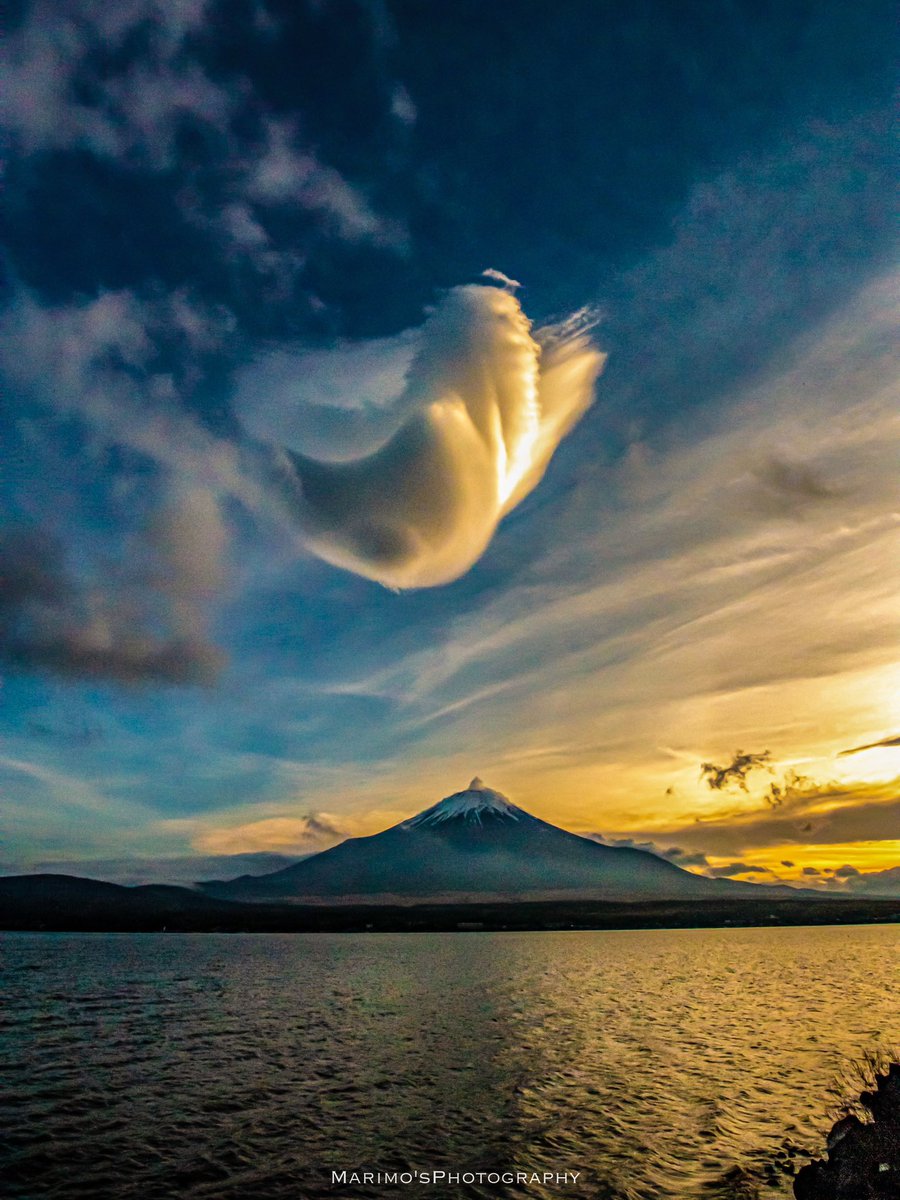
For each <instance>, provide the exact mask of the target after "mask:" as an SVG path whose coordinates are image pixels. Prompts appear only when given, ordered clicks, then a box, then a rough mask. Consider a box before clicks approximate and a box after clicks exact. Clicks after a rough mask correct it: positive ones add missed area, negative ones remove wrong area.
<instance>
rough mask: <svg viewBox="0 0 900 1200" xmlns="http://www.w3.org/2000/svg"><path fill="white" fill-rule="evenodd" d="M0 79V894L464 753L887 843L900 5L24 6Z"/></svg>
mask: <svg viewBox="0 0 900 1200" xmlns="http://www.w3.org/2000/svg"><path fill="white" fill-rule="evenodd" d="M6 54H7V56H8V63H7V72H8V78H9V80H10V86H9V87H8V89H7V96H6V98H5V100H4V111H3V120H4V125H5V128H6V131H7V132H6V138H7V145H8V149H9V166H8V172H7V179H8V183H7V197H8V199H7V241H6V249H5V254H4V265H5V268H6V283H7V287H6V306H5V314H4V330H3V334H2V341H0V364H2V369H3V378H4V387H3V399H2V407H0V439H2V445H3V448H4V453H3V472H2V477H0V505H2V517H3V532H2V534H0V572H2V574H0V586H2V587H3V592H2V593H0V677H2V690H0V738H2V742H0V789H2V790H0V795H2V800H3V804H2V813H0V834H2V837H3V843H4V846H3V850H2V852H0V857H2V860H3V862H4V863H5V864H6V869H9V870H13V869H21V868H31V867H34V866H35V865H36V864H40V863H47V862H55V863H72V862H74V863H79V862H81V863H84V864H88V865H89V864H91V863H94V864H96V863H97V861H99V860H101V859H102V860H104V861H105V862H107V863H108V861H109V860H115V861H117V862H118V861H120V860H129V859H136V860H137V859H139V860H141V861H148V860H153V861H156V860H159V859H168V858H170V857H179V856H181V857H186V856H194V855H210V854H212V855H215V854H222V853H239V852H247V853H250V852H269V851H271V852H277V853H288V854H294V853H300V852H305V851H307V850H309V849H315V848H318V847H320V846H322V845H325V844H328V841H329V840H333V839H334V838H335V837H337V836H341V835H343V834H346V833H348V832H349V833H355V832H374V831H375V830H377V829H378V828H381V827H383V826H384V825H386V824H388V823H390V822H391V821H392V820H397V819H400V818H401V817H403V816H406V815H409V813H411V812H413V811H416V810H418V809H420V808H423V807H425V806H426V805H427V804H429V803H432V802H433V801H434V800H435V799H437V798H439V797H440V796H441V795H445V794H447V793H449V792H451V791H454V790H456V789H457V788H458V787H459V786H462V785H463V784H464V783H465V782H466V781H467V780H468V778H470V777H471V776H472V775H473V774H475V773H476V772H477V773H478V774H481V775H482V776H485V777H486V778H487V779H488V782H489V783H491V784H492V785H494V786H497V787H501V788H504V789H505V790H507V791H509V792H510V793H511V795H512V796H513V798H514V799H515V800H516V801H517V802H518V803H521V804H522V805H523V806H525V807H527V808H530V809H531V810H532V811H535V812H536V813H538V815H541V816H543V817H546V818H547V819H550V820H555V821H558V822H559V823H560V824H563V825H565V826H566V827H568V828H573V829H576V830H578V831H583V832H598V831H600V832H603V833H604V834H605V835H607V836H610V837H619V838H631V839H639V838H643V839H646V840H650V841H652V842H653V843H654V844H655V845H658V846H660V847H663V848H664V847H666V846H669V847H671V846H676V845H677V846H679V847H681V848H683V849H684V851H685V853H688V854H693V855H700V856H703V855H705V856H707V859H708V861H709V862H710V863H711V864H712V865H713V869H718V870H720V871H721V870H730V869H731V868H732V866H741V865H744V866H748V867H750V868H753V869H754V870H752V871H751V874H754V873H756V874H758V873H760V872H762V873H765V872H768V876H767V877H771V875H772V873H773V872H775V873H778V874H780V876H782V877H787V878H793V877H795V876H796V877H798V878H799V877H801V873H802V871H803V869H804V868H809V869H810V870H812V871H817V872H820V877H821V879H822V880H823V882H824V881H825V879H826V874H824V873H829V875H828V877H830V878H832V879H833V878H834V872H835V870H836V869H838V868H839V867H841V866H853V867H854V868H855V869H857V870H861V871H873V872H874V871H880V870H884V869H886V868H891V867H894V866H896V865H898V851H900V846H898V843H897V841H896V840H892V839H891V838H890V836H889V835H890V832H891V827H892V822H893V825H894V829H896V818H897V815H898V810H897V805H898V795H897V790H896V783H895V780H896V776H897V767H896V757H895V756H896V754H897V753H898V752H897V750H896V747H895V746H892V745H889V744H888V743H889V740H890V738H891V737H892V736H893V735H895V733H896V722H897V720H898V719H900V714H898V713H896V712H893V713H892V711H891V709H890V703H891V697H892V696H893V695H895V694H896V692H897V690H898V688H897V683H898V680H897V674H896V656H895V653H894V649H895V646H896V625H895V612H896V610H895V608H892V597H893V596H895V595H896V583H897V581H896V579H895V578H894V576H895V575H896V569H897V563H898V554H897V549H896V540H895V537H896V535H895V525H894V524H893V523H892V517H891V513H892V511H895V508H896V483H895V478H896V460H897V433H896V424H895V421H894V417H893V413H894V412H895V410H896V396H895V395H894V394H893V393H892V392H891V385H892V383H893V381H894V379H895V375H896V364H895V362H894V361H893V359H892V353H891V348H892V331H893V329H894V328H895V317H896V299H895V296H896V286H895V285H896V246H897V243H896V223H895V219H894V218H895V213H894V210H893V209H892V200H891V195H892V193H891V180H892V178H893V177H894V175H895V172H896V144H895V142H894V141H893V140H892V138H891V134H890V119H891V91H892V87H893V84H894V82H895V80H894V71H893V63H894V61H895V46H894V44H893V31H892V22H891V10H890V7H889V6H888V5H887V4H886V3H885V4H882V3H877V2H869V3H861V4H856V5H847V4H842V3H837V2H835V3H828V2H826V3H819V4H816V5H812V4H805V3H788V4H781V5H760V4H759V3H752V4H751V3H746V4H739V3H729V4H722V5H715V6H713V5H704V4H687V3H685V4H680V3H676V4H672V3H649V2H648V3H642V4H628V5H624V4H623V5H618V6H616V5H610V6H601V7H598V6H597V5H596V4H594V3H577V2H573V3H570V4H567V5H564V6H562V7H560V6H558V5H551V4H547V3H544V2H540V3H538V2H527V0H526V2H521V3H516V4H513V3H511V2H510V3H505V2H503V3H497V4H493V5H483V4H475V3H453V4H432V5H422V4H412V3H411V4H405V3H395V4H380V3H375V2H372V3H367V4H366V3H359V4H355V3H349V2H348V3H315V4H312V3H310V4H294V3H291V4H281V5H278V4H262V3H227V4H215V3H213V2H212V0H209V2H208V3H205V2H203V0H189V2H186V3H181V4H176V3H173V2H171V0H158V2H156V3H151V2H149V0H127V2H126V3H124V4H122V5H117V6H116V7H115V9H114V10H108V9H107V8H106V7H104V6H101V5H100V4H96V3H92V2H89V0H83V2H78V3H75V2H74V0H73V2H71V3H40V2H38V3H31V4H24V5H20V6H18V7H17V11H16V13H15V14H14V18H13V21H12V26H11V29H10V37H9V39H8V46H7V48H6ZM486 270H488V271H490V272H491V273H490V274H489V275H487V276H485V275H484V274H483V273H484V272H485V271H486ZM509 281H519V282H518V284H516V283H514V282H509ZM603 355H605V356H606V357H605V359H604V358H603V357H602V356H603ZM394 435H396V438H394ZM392 438H394V440H391V439H392ZM354 461H355V462H356V465H353V463H354ZM876 743H880V744H879V745H875V744H876ZM864 745H866V746H871V747H872V748H870V749H868V750H864V751H860V752H858V753H854V754H852V755H843V754H842V752H843V751H845V750H847V749H854V748H855V747H858V746H864ZM739 748H740V749H743V750H744V751H745V752H746V751H749V752H762V751H769V755H770V757H769V758H768V759H767V760H765V762H764V763H762V764H761V765H760V766H759V767H758V768H757V769H756V770H755V771H754V772H752V774H751V775H750V776H749V777H748V778H747V779H740V778H739V777H736V776H729V775H726V776H725V781H724V785H723V786H722V787H720V788H717V787H712V786H710V782H709V778H708V777H703V776H702V775H701V773H700V764H701V763H702V762H704V761H714V762H716V763H718V764H720V765H721V766H726V767H727V765H728V764H729V763H730V762H731V761H732V759H733V758H734V756H735V754H736V752H737V750H738V749H739ZM773 786H774V787H776V788H778V789H780V791H779V793H778V796H777V797H776V798H775V799H774V800H773V795H774V794H773V793H772V791H771V788H772V787H773ZM776 800H777V802H776ZM807 826H808V827H809V828H806V827H807ZM790 847H793V848H792V849H790V852H788V849H786V848H790ZM784 861H790V862H791V864H792V865H791V866H790V867H787V868H786V867H784V865H783V864H784ZM86 869H87V868H86ZM110 869H111V868H110ZM733 873H735V874H737V873H739V872H737V871H734V872H733ZM811 877H812V876H807V880H808V879H809V878H811ZM817 878H818V877H817ZM845 878H849V875H848V876H846V877H845Z"/></svg>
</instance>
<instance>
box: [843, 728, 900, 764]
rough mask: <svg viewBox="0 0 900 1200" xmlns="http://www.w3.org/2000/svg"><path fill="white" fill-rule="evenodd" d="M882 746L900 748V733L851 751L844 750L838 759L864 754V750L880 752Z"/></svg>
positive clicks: (855, 747) (856, 747) (854, 747)
mask: <svg viewBox="0 0 900 1200" xmlns="http://www.w3.org/2000/svg"><path fill="white" fill-rule="evenodd" d="M882 746H900V733H895V734H894V735H893V736H891V737H886V738H882V739H881V740H880V741H878V742H867V743H866V745H865V746H853V747H852V749H850V750H842V751H841V752H840V754H839V755H838V758H845V757H846V756H847V755H848V754H862V752H863V750H878V749H880V748H881V747H882Z"/></svg>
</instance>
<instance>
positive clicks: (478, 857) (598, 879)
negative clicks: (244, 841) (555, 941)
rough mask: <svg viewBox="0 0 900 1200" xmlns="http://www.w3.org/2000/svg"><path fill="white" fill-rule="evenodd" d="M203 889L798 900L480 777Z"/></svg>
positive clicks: (403, 896) (219, 892)
mask: <svg viewBox="0 0 900 1200" xmlns="http://www.w3.org/2000/svg"><path fill="white" fill-rule="evenodd" d="M200 886H201V887H202V888H203V890H204V891H205V892H206V894H207V895H210V896H216V897H220V898H223V899H229V900H243V901H273V900H281V901H287V900H293V901H300V902H302V901H304V900H305V901H324V900H328V901H330V902H332V903H334V902H337V901H339V900H343V901H345V902H356V903H360V902H365V901H367V900H373V899H381V900H382V901H383V902H390V901H392V900H402V901H405V902H407V903H409V902H413V901H419V900H421V901H424V900H442V901H451V900H454V899H456V900H459V899H484V898H495V899H496V898H501V899H505V900H523V899H533V900H535V899H562V898H567V897H568V898H572V897H575V896H579V897H582V898H586V899H599V900H609V901H630V900H649V899H698V900H701V899H714V898H716V897H719V896H722V897H724V896H729V897H735V896H742V895H746V896H754V897H761V896H763V895H773V894H775V895H777V894H779V893H781V894H788V895H793V896H794V897H795V898H796V896H797V893H796V892H792V891H791V889H789V888H778V887H772V886H764V885H760V884H754V883H739V882H736V881H734V880H727V879H709V878H707V877H706V876H701V875H694V874H692V873H691V872H690V871H685V870H683V869H682V868H681V867H677V866H676V865H675V864H674V863H671V862H668V861H667V860H666V859H663V858H659V857H657V855H655V854H651V853H649V852H647V851H646V850H637V849H632V848H630V847H618V846H604V845H602V844H600V843H598V842H596V841H593V840H591V839H589V838H583V837H579V836H577V835H576V834H574V833H568V832H566V830H564V829H559V828H558V827H557V826H555V825H551V824H549V823H548V822H546V821H541V820H539V819H538V818H537V817H533V816H532V815H531V814H530V813H527V812H525V810H524V809H521V808H518V807H517V806H516V805H514V804H512V803H511V802H510V801H509V800H507V798H506V797H505V796H503V795H501V794H500V793H499V792H496V791H494V790H493V789H492V788H489V787H486V786H485V784H484V783H482V781H481V780H480V779H477V778H476V779H473V780H472V782H471V783H470V784H469V786H468V788H466V789H465V790H464V791H462V792H456V793H455V794H454V795H452V796H448V797H447V798H446V799H444V800H441V801H440V802H439V803H438V804H435V805H433V806H432V807H431V808H427V809H425V810H424V811H423V812H420V813H419V814H418V816H415V817H412V818H411V819H410V820H408V821H402V822H401V823H400V824H399V825H394V826H393V827H392V828H390V829H386V830H384V831H383V832H382V833H377V834H374V835H373V836H371V837H362V838H350V839H349V840H347V841H345V842H342V843H341V844H340V845H338V846H334V847H332V848H331V849H329V850H323V851H322V852H321V853H320V854H314V855H311V856H310V857H309V858H306V859H304V860H303V861H302V862H299V863H296V864H295V865H293V866H290V867H287V868H286V869H284V870H280V871H274V872H272V873H271V874H266V875H257V876H255V877H251V876H248V875H242V876H240V877H238V878H237V879H233V880H230V881H221V880H218V881H206V882H205V883H202V884H201V885H200Z"/></svg>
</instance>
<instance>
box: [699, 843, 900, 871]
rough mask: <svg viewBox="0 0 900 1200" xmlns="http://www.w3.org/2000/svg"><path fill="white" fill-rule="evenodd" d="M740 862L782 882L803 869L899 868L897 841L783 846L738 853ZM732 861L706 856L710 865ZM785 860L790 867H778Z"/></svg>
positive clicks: (899, 849) (720, 864) (881, 869)
mask: <svg viewBox="0 0 900 1200" xmlns="http://www.w3.org/2000/svg"><path fill="white" fill-rule="evenodd" d="M740 860H741V862H746V863H747V864H748V865H749V866H756V867H768V868H769V869H770V870H772V871H774V872H775V874H776V875H780V876H782V878H784V879H794V878H799V877H801V872H802V869H803V868H804V867H816V868H817V869H818V870H819V871H827V870H831V871H833V870H835V869H836V868H837V867H843V866H848V865H849V866H851V867H856V869H857V870H858V871H886V870H887V869H888V868H890V867H897V866H900V840H897V839H885V840H884V841H878V842H834V843H823V844H820V845H804V846H800V845H797V844H795V843H787V844H785V845H783V846H767V847H766V848H765V849H764V850H755V851H753V852H752V853H747V854H741V855H740ZM732 861H734V859H733V858H722V857H713V856H710V862H711V863H712V864H713V866H723V865H725V864H726V863H728V862H732ZM785 861H787V862H791V863H793V864H794V865H793V867H784V866H782V863H783V862H785Z"/></svg>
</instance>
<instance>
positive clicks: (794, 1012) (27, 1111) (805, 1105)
mask: <svg viewBox="0 0 900 1200" xmlns="http://www.w3.org/2000/svg"><path fill="white" fill-rule="evenodd" d="M898 943H900V931H898V929H897V927H896V926H895V927H891V926H856V927H847V926H841V927H825V928H823V927H817V928H777V929H740V930H738V929H711V930H710V929H706V930H652V931H630V930H629V931H621V932H615V931H614V932H610V931H603V932H574V933H464V934H335V935H330V934H271V935H270V934H248V935H244V934H168V935H166V934H133V935H132V934H6V935H3V937H2V943H0V949H2V954H3V970H2V978H0V987H2V990H3V995H4V996H5V1003H4V1009H3V1016H2V1024H0V1039H2V1041H0V1070H2V1073H3V1075H4V1076H5V1077H6V1078H7V1079H8V1080H9V1081H10V1082H11V1084H12V1087H11V1088H10V1089H9V1090H8V1091H7V1093H6V1099H4V1100H3V1101H0V1129H2V1130H3V1131H5V1132H4V1133H3V1134H0V1136H2V1137H3V1138H4V1141H5V1145H4V1148H3V1152H2V1153H3V1155H4V1158H5V1160H6V1162H5V1164H4V1165H5V1174H6V1178H7V1184H6V1189H7V1194H8V1195H10V1196H13V1197H20V1198H24V1197H27V1198H28V1200H44V1198H45V1197H66V1198H67V1197H83V1198H84V1200H113V1198H115V1200H126V1198H134V1200H137V1198H140V1200H157V1198H158V1200H172V1198H173V1197H179V1198H180V1197H198V1198H200V1197H216V1198H219V1197H221V1198H223V1200H225V1198H227V1200H238V1198H240V1200H269V1198H271V1200H276V1198H277V1200H280V1198H285V1200H287V1198H290V1200H306V1198H310V1200H315V1198H317V1197H320V1196H325V1195H328V1196H343V1197H366V1196H385V1195H395V1196H401V1195H405V1196H409V1197H412V1196H423V1197H425V1196H427V1197H430V1198H432V1200H434V1198H436V1197H440V1196H445V1195H446V1196H451V1195H452V1196H498V1195H499V1196H523V1195H528V1196H536V1197H551V1196H554V1197H555V1196H571V1197H581V1196H591V1197H594V1198H596V1200H603V1198H604V1197H606V1198H609V1200H668V1198H678V1200H688V1198H694V1197H696V1198H697V1200H701V1198H704V1197H710V1198H715V1197H717V1196H719V1197H750V1196H754V1195H757V1194H758V1195H759V1197H761V1198H762V1200H768V1198H775V1197H788V1196H790V1194H791V1178H792V1176H791V1171H792V1170H793V1169H795V1168H796V1167H798V1166H799V1165H801V1164H802V1163H803V1162H804V1161H805V1157H804V1154H803V1151H804V1150H812V1151H814V1152H817V1153H818V1152H820V1151H821V1146H822V1141H823V1137H824V1133H825V1131H826V1130H827V1128H828V1127H829V1126H830V1120H829V1119H828V1114H829V1104H830V1103H831V1101H830V1099H829V1097H828V1095H827V1090H828V1087H829V1085H830V1084H831V1082H832V1080H833V1079H834V1077H835V1075H836V1074H837V1073H838V1072H839V1071H840V1070H841V1069H842V1067H844V1066H845V1065H846V1064H847V1063H848V1062H850V1061H852V1060H854V1059H855V1058H857V1057H858V1056H859V1055H860V1054H861V1053H862V1052H863V1051H865V1050H867V1049H870V1048H873V1047H875V1046H878V1045H882V1046H884V1045H887V1044H890V1043H891V1042H893V1043H895V1044H896V1043H897V1042H898V1041H900V1019H898V1009H897V1003H896V998H895V996H894V995H892V994H891V972H892V970H893V971H894V972H896V961H897V951H898V948H900V946H898ZM893 982H894V983H896V975H894V979H893ZM332 1169H335V1170H347V1171H348V1172H349V1171H354V1170H357V1171H363V1170H368V1171H378V1170H381V1171H388V1172H392V1171H397V1170H409V1171H415V1170H420V1171H423V1170H434V1169H444V1170H449V1171H459V1172H464V1171H471V1172H476V1171H483V1172H488V1171H498V1172H499V1171H508V1170H513V1171H514V1170H523V1171H528V1172H531V1171H536V1172H541V1173H542V1172H544V1171H550V1172H563V1171H579V1172H581V1177H580V1179H579V1181H578V1183H577V1184H576V1185H574V1186H572V1185H566V1186H556V1185H548V1186H544V1185H542V1184H541V1185H534V1184H529V1185H527V1186H520V1185H516V1184H512V1185H503V1184H500V1185H499V1186H498V1185H489V1184H486V1183H485V1184H478V1183H477V1182H476V1183H475V1184H468V1185H467V1184H460V1185H459V1186H447V1185H441V1186H438V1187H435V1186H423V1185H422V1184H414V1185H412V1186H407V1187H405V1188H404V1187H394V1186H390V1185H384V1184H381V1185H378V1184H375V1185H371V1186H370V1185H362V1184H359V1185H347V1186H333V1185H332V1181H331V1170H332Z"/></svg>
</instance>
